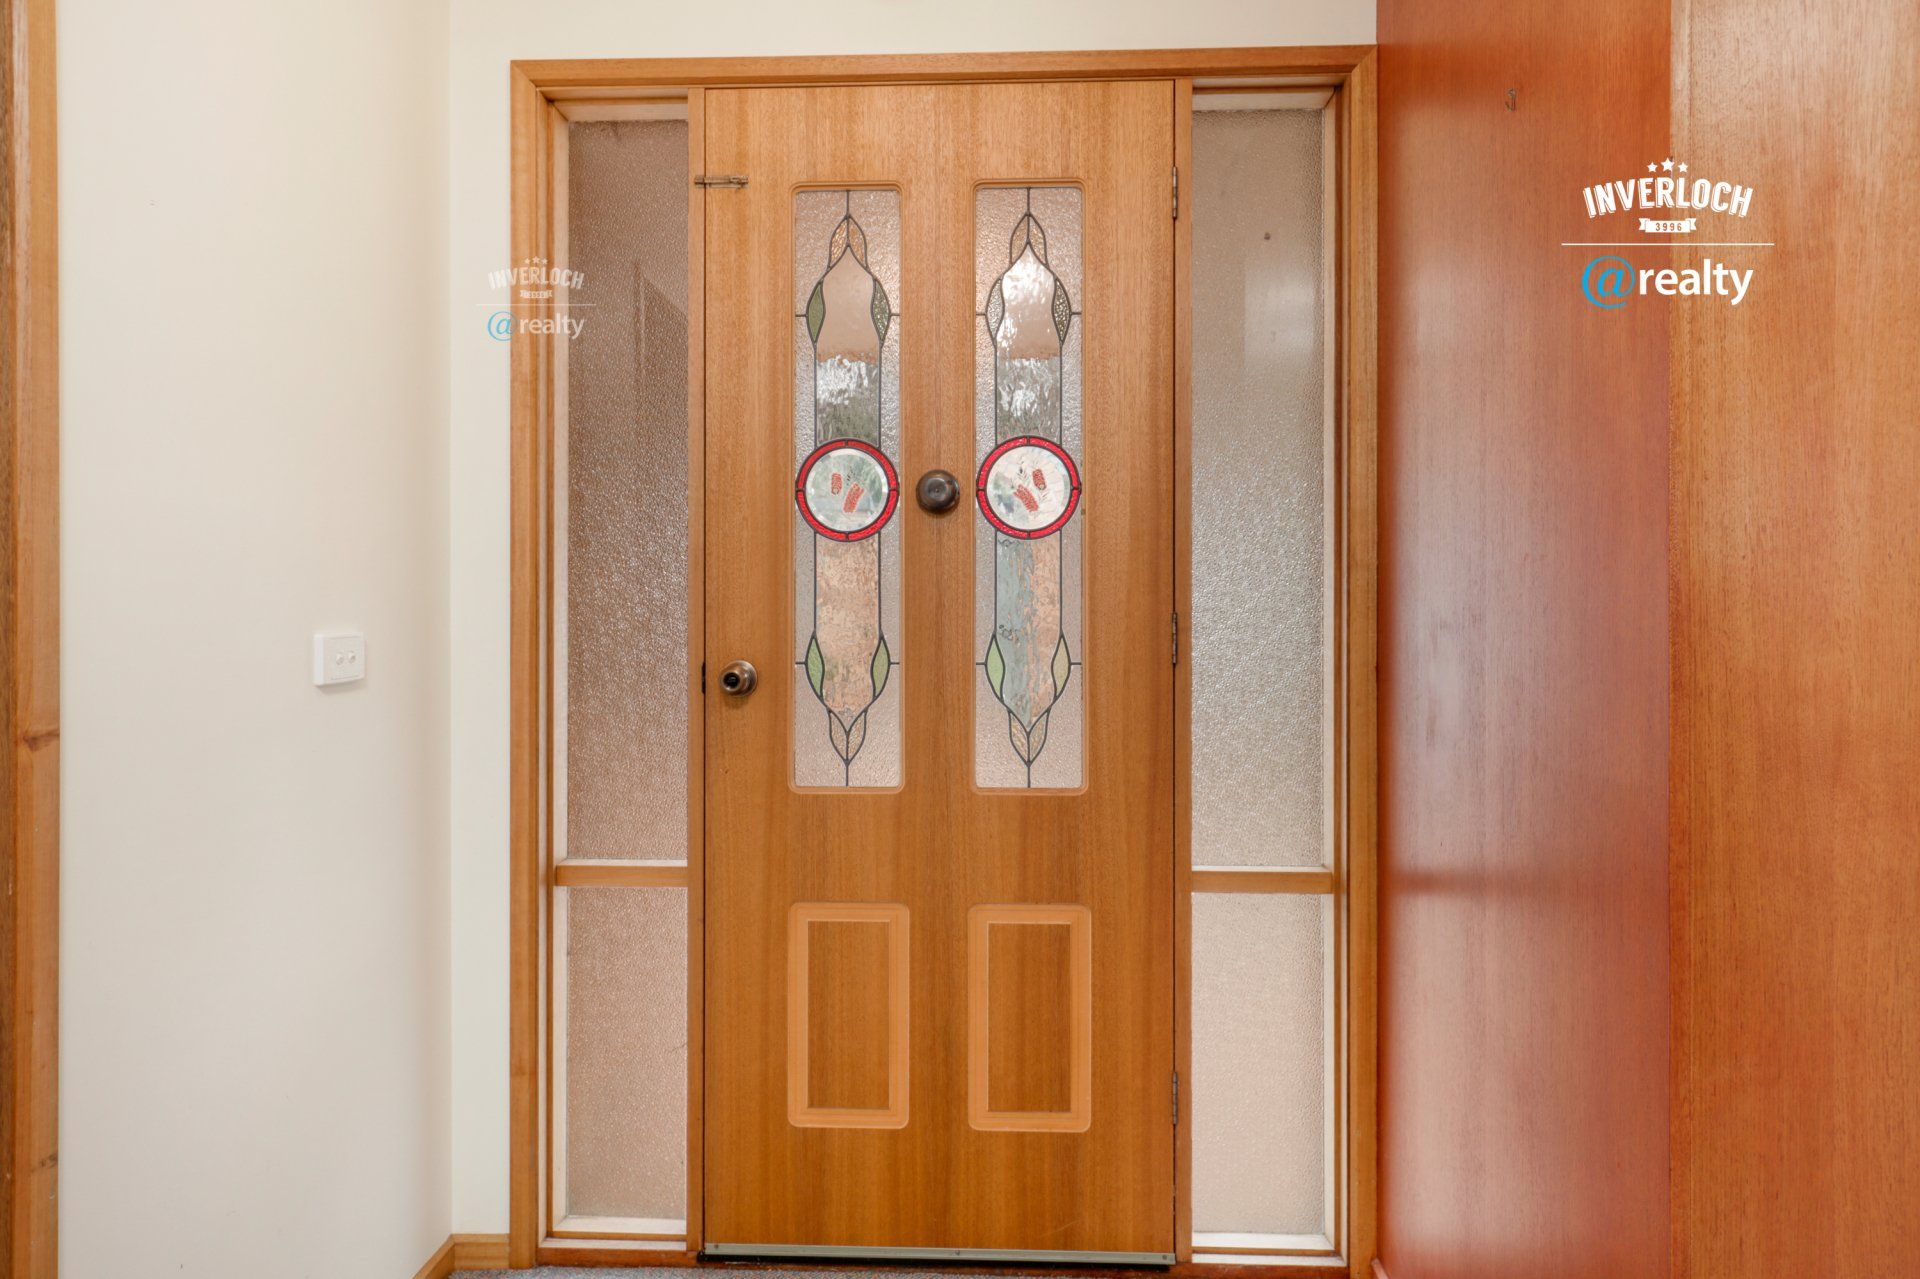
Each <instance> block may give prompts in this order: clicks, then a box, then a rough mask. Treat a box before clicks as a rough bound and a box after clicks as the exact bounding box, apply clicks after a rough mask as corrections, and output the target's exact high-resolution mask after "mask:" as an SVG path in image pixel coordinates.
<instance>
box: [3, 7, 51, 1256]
mask: <svg viewBox="0 0 1920 1279" xmlns="http://www.w3.org/2000/svg"><path fill="white" fill-rule="evenodd" d="M53 9H54V5H53V0H4V3H3V4H0V41H4V43H5V47H4V49H0V77H4V81H5V83H4V85H3V86H0V104H3V105H0V112H4V117H5V126H4V129H3V130H0V132H3V133H4V138H5V141H4V159H0V172H4V175H5V183H6V190H5V194H4V197H0V224H3V225H4V227H5V246H4V249H0V294H4V297H5V303H4V305H5V307H6V318H5V323H4V329H0V331H3V332H4V333H5V335H6V341H5V346H4V353H3V354H0V406H4V425H0V432H4V437H5V438H4V441H0V538H4V539H5V548H4V552H0V600H3V601H4V606H5V607H4V613H5V616H4V621H3V622H0V717H3V718H4V720H5V727H6V749H5V752H4V757H3V762H0V789H4V791H5V816H4V819H3V820H4V821H5V829H4V831H0V863H4V864H0V882H4V883H5V885H6V886H7V889H8V891H7V894H6V898H5V902H4V905H0V954H3V955H4V957H5V959H4V967H5V977H4V980H3V981H0V1035H3V1036H4V1039H3V1040H0V1182H4V1190H0V1274H4V1275H8V1276H11V1277H12V1279H54V1257H55V1242H56V1240H55V1227H56V1217H55V1199H54V1196H55V1189H56V1173H57V1166H56V1165H57V1161H56V1158H55V1153H56V1150H57V1148H58V1141H59V1130H58V1126H57V1124H56V1122H55V1114H56V1109H55V1104H56V1096H55V1090H56V1087H57V1084H58V1073H57V1069H56V1065H57V1049H58V1043H57V1036H58V1033H59V1012H58V1007H57V999H58V996H59V979H58V963H59V925H60V886H59V871H60V842H59V822H60V573H59V568H60V552H59V536H60V523H59V496H60V489H59V483H60V482H59V445H60V436H59V407H60V406H59V375H60V329H59V300H60V299H59V275H58V266H59V258H58V254H57V251H56V241H55V233H56V230H57V225H56V220H55V215H56V210H57V205H56V201H55V190H54V142H55V133H54V91H53V75H54V57H53Z"/></svg>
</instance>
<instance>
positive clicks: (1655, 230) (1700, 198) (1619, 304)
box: [1561, 156, 1773, 311]
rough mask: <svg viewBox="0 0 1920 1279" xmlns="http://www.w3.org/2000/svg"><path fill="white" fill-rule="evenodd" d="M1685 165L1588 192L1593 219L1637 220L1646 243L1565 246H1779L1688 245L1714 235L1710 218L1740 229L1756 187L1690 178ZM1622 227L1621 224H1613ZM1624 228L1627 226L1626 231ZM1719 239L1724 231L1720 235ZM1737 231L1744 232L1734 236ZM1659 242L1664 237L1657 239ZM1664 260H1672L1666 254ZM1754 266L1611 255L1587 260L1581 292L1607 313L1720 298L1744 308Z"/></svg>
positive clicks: (1650, 169) (1754, 246)
mask: <svg viewBox="0 0 1920 1279" xmlns="http://www.w3.org/2000/svg"><path fill="white" fill-rule="evenodd" d="M1688 167H1689V166H1688V165H1687V163H1686V162H1685V161H1675V160H1674V159H1673V157H1671V156H1669V157H1667V158H1666V159H1665V160H1658V161H1655V162H1653V163H1650V164H1648V165H1647V172H1646V174H1645V175H1640V174H1636V175H1634V176H1633V177H1631V178H1627V179H1624V180H1618V181H1613V182H1601V183H1596V184H1595V185H1593V186H1590V187H1587V188H1585V189H1584V190H1583V191H1581V193H1580V196H1581V200H1582V202H1583V203H1584V204H1585V205H1586V211H1587V217H1588V218H1589V219H1590V220H1593V221H1599V220H1601V219H1605V218H1609V217H1612V216H1614V215H1617V214H1631V215H1634V216H1635V221H1636V222H1637V225H1636V226H1635V227H1634V230H1633V232H1630V233H1629V234H1636V233H1637V234H1638V235H1640V236H1643V237H1647V238H1642V239H1633V240H1625V239H1616V240H1602V239H1596V240H1579V241H1566V242H1564V243H1563V244H1562V246H1561V247H1563V248H1581V249H1635V248H1653V249H1667V248H1672V247H1679V246H1686V245H1697V246H1698V247H1700V248H1703V249H1734V250H1741V251H1746V250H1759V249H1767V248H1772V247H1773V245H1772V244H1771V243H1770V242H1763V241H1756V240H1739V239H1713V240H1689V239H1687V238H1685V237H1688V236H1692V235H1696V234H1714V232H1712V231H1704V232H1703V229H1702V228H1701V226H1700V223H1701V220H1702V218H1703V217H1706V218H1708V219H1709V220H1710V221H1711V220H1712V219H1713V217H1714V215H1718V217H1719V220H1720V225H1722V226H1724V225H1727V224H1729V223H1731V224H1733V225H1738V223H1739V221H1740V220H1741V219H1744V218H1745V217H1746V216H1747V214H1748V213H1749V212H1751V211H1752V209H1753V188H1752V187H1749V186H1741V185H1740V184H1739V183H1736V182H1727V181H1719V180H1714V179H1710V178H1702V177H1695V176H1692V175H1690V174H1689V173H1688ZM1669 211H1672V212H1675V213H1679V212H1684V213H1688V214H1690V215H1691V216H1688V217H1675V216H1654V217H1647V216H1639V215H1643V214H1668V213H1669ZM1613 225H1617V223H1615V224H1613ZM1623 229H1624V228H1623ZM1720 234H1725V232H1721V233H1720ZM1734 234H1736V235H1737V234H1738V232H1735V233H1734ZM1653 237H1659V238H1653ZM1743 255H1744V254H1736V257H1738V256H1743ZM1657 260H1671V258H1670V257H1669V256H1668V255H1660V259H1657ZM1753 276H1754V268H1753V267H1750V266H1736V265H1734V264H1732V263H1729V262H1725V261H1716V260H1715V259H1714V257H1713V256H1711V255H1703V256H1702V257H1701V258H1700V260H1699V263H1698V265H1688V266H1680V267H1673V266H1659V265H1651V266H1646V265H1638V264H1636V263H1635V262H1633V261H1632V260H1631V259H1630V257H1629V256H1628V255H1626V254H1621V253H1604V254H1601V255H1600V256H1598V257H1594V258H1590V259H1588V261H1587V263H1586V265H1585V266H1583V267H1581V269H1580V277H1579V279H1580V294H1581V296H1582V297H1584V298H1586V300H1587V301H1588V302H1589V303H1590V304H1592V305H1593V306H1596V307H1598V308H1599V309H1601V310H1603V311H1619V310H1623V309H1625V308H1626V306H1627V303H1628V302H1629V301H1631V300H1632V299H1633V298H1636V297H1642V298H1644V297H1646V296H1647V295H1648V294H1654V295H1657V296H1659V297H1669V298H1671V297H1678V298H1717V299H1720V300H1723V301H1725V302H1726V303H1727V304H1728V305H1729V306H1739V305H1740V303H1741V302H1742V301H1743V300H1744V299H1745V298H1746V296H1747V291H1748V290H1749V289H1751V288H1752V287H1753Z"/></svg>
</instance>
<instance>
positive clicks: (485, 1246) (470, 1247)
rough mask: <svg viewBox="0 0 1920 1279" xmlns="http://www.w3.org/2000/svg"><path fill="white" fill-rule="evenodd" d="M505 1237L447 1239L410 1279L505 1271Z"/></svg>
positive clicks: (470, 1236)
mask: <svg viewBox="0 0 1920 1279" xmlns="http://www.w3.org/2000/svg"><path fill="white" fill-rule="evenodd" d="M506 1268H507V1237H506V1236H505V1235H449V1236H448V1237H447V1241H446V1242H445V1243H443V1244H441V1245H440V1247H439V1249H438V1251H436V1252H435V1253H434V1254H433V1256H431V1257H429V1258H428V1259H427V1264H426V1265H424V1266H422V1267H420V1269H419V1271H418V1272H417V1273H415V1275H414V1276H413V1279H447V1276H448V1275H450V1274H452V1273H453V1272H454V1271H456V1270H505V1269H506Z"/></svg>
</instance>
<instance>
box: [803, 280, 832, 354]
mask: <svg viewBox="0 0 1920 1279" xmlns="http://www.w3.org/2000/svg"><path fill="white" fill-rule="evenodd" d="M826 284H827V281H826V277H824V276H822V277H821V279H820V281H819V282H818V283H816V284H815V285H814V286H813V296H812V297H810V298H808V299H807V337H808V339H809V340H811V341H814V342H818V341H819V340H820V326H821V325H823V324H825V323H826V322H827V289H826Z"/></svg>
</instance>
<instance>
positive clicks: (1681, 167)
mask: <svg viewBox="0 0 1920 1279" xmlns="http://www.w3.org/2000/svg"><path fill="white" fill-rule="evenodd" d="M1686 171H1687V166H1686V165H1684V164H1682V165H1681V166H1680V172H1682V173H1685V172H1686Z"/></svg>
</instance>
